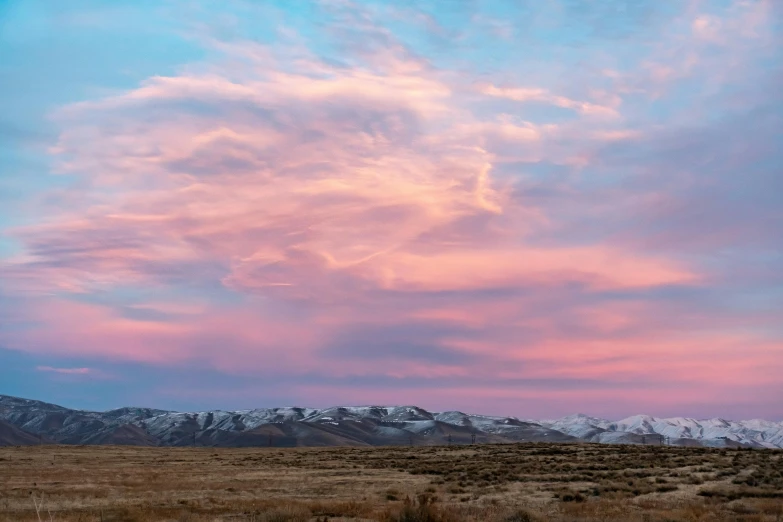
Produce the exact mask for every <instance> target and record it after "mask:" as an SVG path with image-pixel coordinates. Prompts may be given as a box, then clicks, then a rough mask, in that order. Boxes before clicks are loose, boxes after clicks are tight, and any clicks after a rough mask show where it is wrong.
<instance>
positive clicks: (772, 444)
mask: <svg viewBox="0 0 783 522" xmlns="http://www.w3.org/2000/svg"><path fill="white" fill-rule="evenodd" d="M539 423H540V424H541V425H542V426H547V427H549V428H551V429H554V430H558V431H562V432H563V433H566V434H568V435H572V436H574V437H578V438H580V439H583V440H586V441H588V442H620V443H622V442H638V439H640V438H642V437H644V438H645V441H646V442H647V443H652V442H650V441H648V440H646V439H652V440H653V441H658V440H660V441H662V442H663V443H669V444H676V445H692V444H693V443H694V442H697V443H699V444H700V445H702V446H731V445H735V444H738V445H742V446H751V447H759V448H783V422H771V421H766V420H760V419H754V420H746V421H730V420H725V419H704V420H697V419H691V418H685V417H672V418H658V417H651V416H649V415H634V416H632V417H628V418H626V419H622V420H619V421H610V420H606V419H598V418H595V417H588V416H586V415H581V414H577V415H569V416H568V417H563V418H561V419H557V420H552V421H539ZM654 435H657V436H659V437H658V438H655V437H651V436H654Z"/></svg>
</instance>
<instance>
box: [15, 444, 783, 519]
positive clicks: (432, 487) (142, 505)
mask: <svg viewBox="0 0 783 522" xmlns="http://www.w3.org/2000/svg"><path fill="white" fill-rule="evenodd" d="M36 505H37V506H38V508H39V510H38V511H39V512H38V513H36ZM39 517H40V520H54V521H58V522H75V521H81V522H88V521H89V522H93V521H101V520H102V521H104V522H110V521H115V522H118V521H125V522H133V521H138V522H142V521H144V522H146V521H164V520H165V521H177V522H185V521H188V522H201V521H253V522H273V521H274V522H285V521H288V522H299V521H302V522H304V521H322V520H330V521H338V520H341V521H345V520H353V521H359V520H364V521H389V522H391V521H399V522H405V521H411V522H413V521H431V522H437V521H440V522H458V521H490V522H494V521H498V522H501V521H502V522H523V521H549V520H552V521H585V522H587V521H591V522H592V521H610V520H618V521H639V522H642V521H643V522H656V521H680V520H682V521H713V520H714V521H722V520H726V521H730V520H731V521H735V520H736V521H746V522H763V521H781V520H783V451H777V450H762V451H759V450H753V451H751V450H745V449H739V450H737V449H708V448H681V447H659V446H633V445H622V446H621V445H597V444H544V443H523V444H495V445H475V446H456V445H455V446H429V447H381V448H283V449H281V448H220V449H217V448H136V447H120V446H90V447H84V446H45V445H44V446H28V447H7V448H2V450H0V521H3V522H12V521H13V522H17V521H18V522H24V521H38V520H39Z"/></svg>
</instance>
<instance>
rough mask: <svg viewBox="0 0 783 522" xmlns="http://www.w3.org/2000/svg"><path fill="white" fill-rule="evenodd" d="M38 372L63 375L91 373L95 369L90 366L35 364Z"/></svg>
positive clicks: (93, 372)
mask: <svg viewBox="0 0 783 522" xmlns="http://www.w3.org/2000/svg"><path fill="white" fill-rule="evenodd" d="M35 369H36V370H38V371H39V372H51V373H60V374H63V375H93V374H95V370H93V369H92V368H53V367H52V366H36V367H35Z"/></svg>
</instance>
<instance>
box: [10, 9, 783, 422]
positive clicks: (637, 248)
mask: <svg viewBox="0 0 783 522" xmlns="http://www.w3.org/2000/svg"><path fill="white" fill-rule="evenodd" d="M782 23H783V2H779V1H777V0H600V1H597V0H596V1H587V0H548V1H541V0H515V1H506V0H429V1H424V0H422V1H414V0H395V1H391V0H389V1H381V0H371V1H370V0H368V1H359V0H353V1H351V0H319V1H316V0H313V1H308V0H302V1H297V2H291V1H288V0H279V1H263V2H262V1H250V0H225V1H221V2H212V1H206V0H203V1H200V0H189V1H185V0H183V1H179V0H167V1H163V2H160V1H157V0H156V1H151V0H132V1H131V0H111V1H109V0H69V1H68V2H63V1H60V0H0V393H4V394H10V395H17V396H23V397H27V398H35V399H40V400H46V401H49V402H55V403H58V404H63V405H66V406H71V407H79V408H90V409H107V408H113V407H118V406H125V405H137V406H151V407H158V408H170V409H178V410H204V409H211V408H223V409H240V408H252V407H271V406H287V405H301V406H311V407H327V406H332V405H337V404H341V405H344V404H354V405H359V404H388V405H391V404H415V405H418V406H421V407H424V408H427V409H430V410H435V411H442V410H447V409H449V410H450V409H458V410H461V411H466V412H473V413H485V414H498V415H514V416H518V417H520V418H556V417H560V416H563V415H567V414H571V413H576V412H582V413H586V414H591V415H596V416H604V417H608V418H613V419H619V418H622V417H625V416H628V415H632V414H638V413H646V414H650V415H655V416H688V417H697V418H708V417H723V418H728V419H749V418H766V419H769V420H783V26H782Z"/></svg>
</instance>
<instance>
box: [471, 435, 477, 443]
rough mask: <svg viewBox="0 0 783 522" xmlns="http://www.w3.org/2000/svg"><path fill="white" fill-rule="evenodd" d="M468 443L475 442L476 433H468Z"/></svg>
mask: <svg viewBox="0 0 783 522" xmlns="http://www.w3.org/2000/svg"><path fill="white" fill-rule="evenodd" d="M470 443H471V444H475V443H476V434H475V433H471V434H470Z"/></svg>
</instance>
